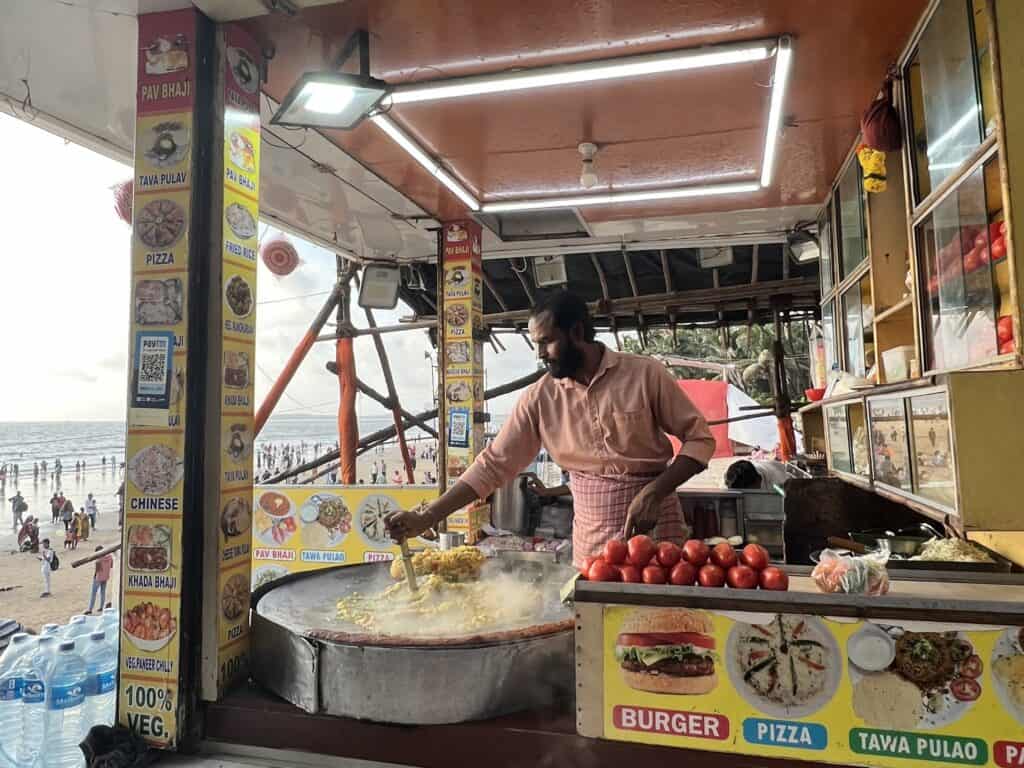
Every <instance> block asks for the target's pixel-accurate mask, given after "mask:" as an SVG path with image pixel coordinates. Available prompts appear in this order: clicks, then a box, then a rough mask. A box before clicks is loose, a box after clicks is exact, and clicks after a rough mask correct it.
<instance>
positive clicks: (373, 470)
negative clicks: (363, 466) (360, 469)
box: [370, 459, 380, 485]
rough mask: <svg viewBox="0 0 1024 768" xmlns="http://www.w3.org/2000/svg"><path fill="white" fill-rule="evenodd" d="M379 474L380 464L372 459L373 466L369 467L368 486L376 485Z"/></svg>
mask: <svg viewBox="0 0 1024 768" xmlns="http://www.w3.org/2000/svg"><path fill="white" fill-rule="evenodd" d="M379 472H380V464H378V463H377V460H376V459H374V460H373V466H371V467H370V485H376V484H377V474H378V473H379Z"/></svg>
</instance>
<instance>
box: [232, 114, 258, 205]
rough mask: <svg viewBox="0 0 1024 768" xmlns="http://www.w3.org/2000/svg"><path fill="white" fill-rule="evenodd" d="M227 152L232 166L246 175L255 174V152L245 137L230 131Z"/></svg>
mask: <svg viewBox="0 0 1024 768" xmlns="http://www.w3.org/2000/svg"><path fill="white" fill-rule="evenodd" d="M228 150H229V151H228V154H229V155H230V157H231V164H232V165H234V166H235V167H236V168H238V169H239V170H241V171H245V172H246V173H255V172H256V150H255V149H254V148H253V145H252V142H251V141H250V140H249V138H248V137H247V136H245V135H244V134H242V133H240V132H238V131H232V132H231V134H230V135H229V136H228ZM246 212H247V213H248V211H246Z"/></svg>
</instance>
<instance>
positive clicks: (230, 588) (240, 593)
mask: <svg viewBox="0 0 1024 768" xmlns="http://www.w3.org/2000/svg"><path fill="white" fill-rule="evenodd" d="M220 607H221V611H222V612H223V613H224V618H225V619H227V620H228V621H235V620H236V619H237V618H238V617H240V616H241V615H242V614H243V613H245V611H246V610H247V609H248V608H249V585H248V583H246V579H245V577H244V576H243V575H242V574H240V573H236V574H234V575H233V576H231V577H229V578H228V580H227V581H226V582H225V583H224V589H223V590H222V591H221V594H220Z"/></svg>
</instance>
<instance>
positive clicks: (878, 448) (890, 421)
mask: <svg viewBox="0 0 1024 768" xmlns="http://www.w3.org/2000/svg"><path fill="white" fill-rule="evenodd" d="M868 417H869V419H870V425H871V456H872V462H873V465H874V479H875V482H876V483H881V484H882V485H887V486H889V487H891V488H895V489H897V490H900V491H905V492H907V493H911V492H912V491H913V490H914V484H913V477H912V469H911V463H910V440H909V432H908V431H907V406H906V401H905V400H904V399H903V398H902V397H896V398H872V399H870V400H868Z"/></svg>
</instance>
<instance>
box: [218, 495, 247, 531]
mask: <svg viewBox="0 0 1024 768" xmlns="http://www.w3.org/2000/svg"><path fill="white" fill-rule="evenodd" d="M251 527H252V505H251V504H250V503H249V500H248V499H246V498H244V497H242V496H232V497H231V498H230V499H228V500H227V501H226V502H224V506H223V507H222V508H221V510H220V529H221V531H222V532H223V533H224V537H225V538H227V539H231V538H234V537H236V536H245V535H246V534H247V533H249V529H250V528H251Z"/></svg>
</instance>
